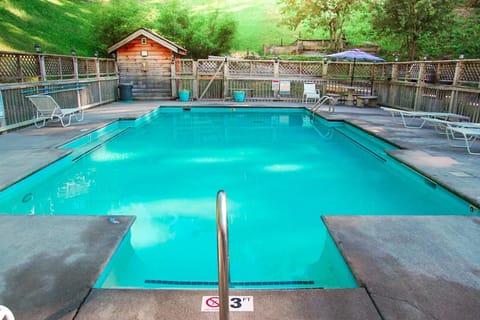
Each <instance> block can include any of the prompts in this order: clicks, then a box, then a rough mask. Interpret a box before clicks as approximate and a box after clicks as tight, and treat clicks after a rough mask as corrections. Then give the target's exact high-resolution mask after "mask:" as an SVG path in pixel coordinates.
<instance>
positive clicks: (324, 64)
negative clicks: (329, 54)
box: [322, 60, 328, 95]
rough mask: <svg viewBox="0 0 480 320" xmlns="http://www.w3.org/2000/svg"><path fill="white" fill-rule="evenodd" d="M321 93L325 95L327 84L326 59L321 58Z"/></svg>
mask: <svg viewBox="0 0 480 320" xmlns="http://www.w3.org/2000/svg"><path fill="white" fill-rule="evenodd" d="M322 80H323V81H322V95H327V93H328V92H327V91H328V90H327V84H328V61H327V60H323V64H322Z"/></svg>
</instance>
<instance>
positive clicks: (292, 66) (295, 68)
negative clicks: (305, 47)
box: [278, 61, 302, 76]
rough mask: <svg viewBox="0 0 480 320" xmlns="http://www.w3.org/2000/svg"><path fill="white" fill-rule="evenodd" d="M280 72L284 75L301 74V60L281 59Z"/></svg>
mask: <svg viewBox="0 0 480 320" xmlns="http://www.w3.org/2000/svg"><path fill="white" fill-rule="evenodd" d="M278 72H279V74H280V75H282V76H287V75H289V76H292V75H301V74H302V65H301V64H300V63H299V62H286V61H280V62H279V65H278Z"/></svg>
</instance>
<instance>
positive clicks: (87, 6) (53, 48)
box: [0, 0, 321, 56]
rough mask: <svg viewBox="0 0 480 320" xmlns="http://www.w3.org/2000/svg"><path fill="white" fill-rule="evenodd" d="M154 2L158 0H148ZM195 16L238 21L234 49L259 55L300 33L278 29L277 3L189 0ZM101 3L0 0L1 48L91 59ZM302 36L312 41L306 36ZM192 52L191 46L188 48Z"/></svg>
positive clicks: (259, 0)
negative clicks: (94, 21)
mask: <svg viewBox="0 0 480 320" xmlns="http://www.w3.org/2000/svg"><path fill="white" fill-rule="evenodd" d="M150 1H151V2H155V1H153V0H150ZM188 3H189V5H190V6H191V10H192V11H193V12H207V11H213V10H216V9H218V10H220V11H221V12H225V13H226V14H229V15H231V16H232V17H233V18H234V19H235V20H236V21H237V23H238V29H237V34H236V36H235V45H234V49H235V50H239V51H247V50H250V51H256V52H261V50H262V47H263V45H264V44H268V45H273V44H281V43H283V44H289V43H292V42H294V41H295V39H296V38H297V37H298V36H299V33H298V31H292V30H289V29H288V28H287V27H285V26H280V24H279V22H280V19H281V17H280V12H279V8H278V4H277V1H276V0H223V1H220V0H191V1H189V2H188ZM98 6H99V3H98V2H96V1H69V0H0V17H1V19H0V26H1V29H2V33H1V35H0V50H3V51H24V52H33V51H34V48H33V46H34V44H35V43H39V44H41V46H42V50H43V51H46V52H49V53H61V54H70V50H71V48H72V47H74V48H75V49H76V50H77V54H78V55H84V56H91V55H92V54H93V52H94V51H95V47H94V46H95V45H94V42H93V41H92V39H94V36H95V30H93V27H92V19H93V15H94V13H95V11H96V10H97V9H98ZM300 36H301V37H305V38H308V37H310V38H312V37H314V36H316V37H320V36H321V35H312V34H307V33H302V34H300ZM187 49H188V48H187Z"/></svg>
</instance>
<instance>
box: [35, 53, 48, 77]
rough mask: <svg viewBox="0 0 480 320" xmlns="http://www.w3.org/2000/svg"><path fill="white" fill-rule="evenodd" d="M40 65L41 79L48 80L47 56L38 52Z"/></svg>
mask: <svg viewBox="0 0 480 320" xmlns="http://www.w3.org/2000/svg"><path fill="white" fill-rule="evenodd" d="M37 57H38V66H39V69H40V81H42V82H44V81H47V71H46V70H45V56H44V55H43V54H41V53H39V54H38V56H37Z"/></svg>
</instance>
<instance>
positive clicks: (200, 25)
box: [94, 0, 237, 58]
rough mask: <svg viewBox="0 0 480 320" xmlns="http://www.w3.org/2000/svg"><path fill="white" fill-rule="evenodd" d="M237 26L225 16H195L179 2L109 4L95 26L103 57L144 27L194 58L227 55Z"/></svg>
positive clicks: (133, 0) (114, 1)
mask: <svg viewBox="0 0 480 320" xmlns="http://www.w3.org/2000/svg"><path fill="white" fill-rule="evenodd" d="M98 1H100V0H98ZM236 26H237V24H236V22H235V20H233V19H232V18H230V17H229V16H228V15H225V14H224V13H221V12H219V11H215V12H213V13H210V14H198V13H196V14H193V13H192V12H191V11H189V10H188V8H187V7H186V6H185V5H184V4H182V3H181V2H180V1H178V0H168V1H164V2H159V3H156V4H152V3H147V2H145V3H144V2H143V1H138V0H110V1H107V2H104V3H103V4H102V5H101V9H100V10H99V12H98V14H97V17H96V19H95V22H94V28H95V30H97V34H98V37H97V42H98V45H97V47H98V48H99V49H100V50H101V51H102V53H103V54H105V53H106V49H107V48H108V47H109V46H110V45H112V44H113V43H116V42H117V41H119V40H120V39H122V38H124V37H125V36H127V35H128V34H130V33H132V32H134V31H135V30H137V29H139V28H141V27H144V28H149V29H152V30H154V31H156V32H157V33H159V34H160V35H162V36H163V37H165V38H167V39H169V40H171V41H173V42H175V43H177V44H179V45H181V46H183V47H185V48H186V49H187V50H188V51H189V54H190V56H191V57H192V58H206V57H207V56H208V55H220V54H226V53H228V51H229V50H230V49H231V47H232V46H233V40H234V35H235V31H236Z"/></svg>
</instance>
